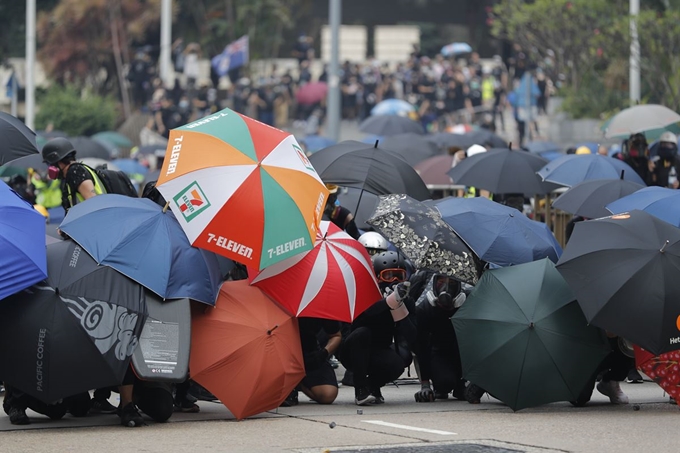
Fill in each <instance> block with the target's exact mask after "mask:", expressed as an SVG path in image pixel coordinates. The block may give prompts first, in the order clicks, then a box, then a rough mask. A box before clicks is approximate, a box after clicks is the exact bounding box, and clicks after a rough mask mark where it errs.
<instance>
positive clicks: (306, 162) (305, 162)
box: [293, 144, 316, 173]
mask: <svg viewBox="0 0 680 453" xmlns="http://www.w3.org/2000/svg"><path fill="white" fill-rule="evenodd" d="M293 149H294V150H295V152H296V153H297V155H298V157H299V158H300V160H301V161H302V165H304V166H305V168H306V169H307V170H309V171H313V172H314V173H316V170H315V169H314V167H312V163H311V162H310V161H309V159H307V156H306V155H305V152H304V151H302V148H300V147H299V146H297V145H295V144H293Z"/></svg>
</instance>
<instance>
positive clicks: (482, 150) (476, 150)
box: [465, 145, 486, 157]
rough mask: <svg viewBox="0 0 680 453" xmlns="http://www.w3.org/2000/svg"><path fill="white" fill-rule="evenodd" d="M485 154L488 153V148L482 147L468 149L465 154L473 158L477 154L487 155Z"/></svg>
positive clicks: (474, 146) (473, 146)
mask: <svg viewBox="0 0 680 453" xmlns="http://www.w3.org/2000/svg"><path fill="white" fill-rule="evenodd" d="M485 152H486V148H484V147H483V146H482V145H472V146H471V147H469V148H468V149H467V151H465V154H467V157H472V156H474V155H475V154H479V153H485Z"/></svg>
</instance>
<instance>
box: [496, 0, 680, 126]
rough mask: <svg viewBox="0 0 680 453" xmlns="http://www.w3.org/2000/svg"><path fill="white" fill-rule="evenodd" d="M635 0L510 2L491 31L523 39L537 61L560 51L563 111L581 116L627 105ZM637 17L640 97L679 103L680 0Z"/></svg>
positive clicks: (658, 3) (646, 8) (657, 1)
mask: <svg viewBox="0 0 680 453" xmlns="http://www.w3.org/2000/svg"><path fill="white" fill-rule="evenodd" d="M628 5H629V2H628V0H535V1H532V2H529V1H525V0H503V1H501V2H500V3H499V4H497V5H496V6H495V7H494V10H493V13H494V23H493V27H492V33H493V34H494V36H496V37H497V38H502V39H508V40H510V41H512V42H514V43H517V44H519V45H520V46H521V47H522V49H523V50H524V51H525V52H528V53H529V56H530V58H532V59H533V60H534V61H541V60H543V59H544V58H545V57H546V56H547V55H549V54H550V53H554V58H555V66H556V67H555V69H556V71H557V72H558V73H561V74H564V75H565V79H566V86H565V87H564V88H563V90H562V94H563V95H564V97H565V103H564V108H565V110H566V111H567V112H569V113H571V114H572V115H573V116H575V117H583V116H591V117H593V116H598V115H600V114H602V113H603V112H609V111H615V110H619V109H621V108H623V107H626V106H627V102H628V101H627V99H628V64H629V63H628V61H629V54H630V43H631V37H630V16H629V15H628ZM641 6H642V10H641V12H640V15H639V17H638V19H637V20H638V27H637V28H638V35H639V41H640V49H641V68H642V71H641V77H642V81H643V86H642V98H643V99H641V101H651V102H659V103H662V104H665V105H668V106H669V107H671V108H673V109H675V110H677V109H679V108H680V58H678V57H680V13H678V12H677V9H675V7H676V6H680V0H668V1H666V0H653V1H649V2H643V4H642V5H641Z"/></svg>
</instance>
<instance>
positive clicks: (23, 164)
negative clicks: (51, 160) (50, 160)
mask: <svg viewBox="0 0 680 453" xmlns="http://www.w3.org/2000/svg"><path fill="white" fill-rule="evenodd" d="M2 167H3V168H18V169H23V170H26V169H28V168H32V169H34V170H40V171H45V170H47V164H46V163H45V162H43V158H42V155H40V154H29V155H28V156H24V157H20V158H18V159H14V160H13V161H12V162H10V163H7V164H5V165H3V166H2Z"/></svg>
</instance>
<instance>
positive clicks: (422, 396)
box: [413, 384, 434, 403]
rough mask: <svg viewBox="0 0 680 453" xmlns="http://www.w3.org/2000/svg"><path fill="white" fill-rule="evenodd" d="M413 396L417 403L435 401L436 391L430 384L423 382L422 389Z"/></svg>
mask: <svg viewBox="0 0 680 453" xmlns="http://www.w3.org/2000/svg"><path fill="white" fill-rule="evenodd" d="M413 397H414V398H415V399H416V403H431V402H433V401H434V392H433V391H432V389H431V388H430V384H422V386H421V388H420V391H419V392H416V393H415V394H414V395H413Z"/></svg>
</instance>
